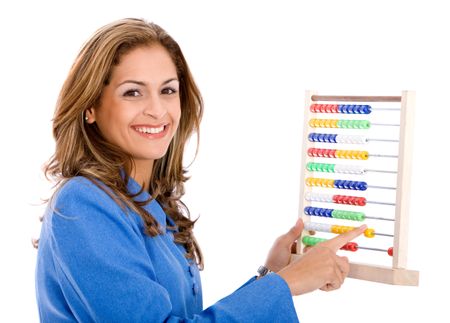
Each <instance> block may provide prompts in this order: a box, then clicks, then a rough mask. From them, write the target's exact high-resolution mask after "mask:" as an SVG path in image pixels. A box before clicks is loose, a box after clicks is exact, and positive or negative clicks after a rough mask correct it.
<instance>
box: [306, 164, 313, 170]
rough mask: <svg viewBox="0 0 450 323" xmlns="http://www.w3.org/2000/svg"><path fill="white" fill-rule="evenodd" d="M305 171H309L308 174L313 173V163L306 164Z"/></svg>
mask: <svg viewBox="0 0 450 323" xmlns="http://www.w3.org/2000/svg"><path fill="white" fill-rule="evenodd" d="M306 169H307V170H309V171H310V172H312V171H313V163H307V164H306Z"/></svg>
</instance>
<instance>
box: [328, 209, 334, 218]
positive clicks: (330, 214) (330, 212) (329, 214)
mask: <svg viewBox="0 0 450 323" xmlns="http://www.w3.org/2000/svg"><path fill="white" fill-rule="evenodd" d="M332 214H333V209H327V213H326V216H327V217H329V218H331V217H332Z"/></svg>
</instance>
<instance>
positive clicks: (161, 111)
mask: <svg viewBox="0 0 450 323" xmlns="http://www.w3.org/2000/svg"><path fill="white" fill-rule="evenodd" d="M180 116H181V108H180V96H179V81H178V76H177V70H176V67H175V65H174V63H173V62H172V59H171V57H170V55H169V53H168V52H167V50H166V49H165V48H164V47H163V46H161V45H158V44H153V45H145V46H139V47H137V48H136V49H134V50H133V51H131V52H129V53H127V54H125V55H123V57H122V58H121V59H120V64H119V65H118V66H116V67H115V68H114V70H113V73H112V77H111V80H108V81H107V86H105V88H104V90H103V93H102V96H101V98H100V102H99V104H98V105H97V106H94V107H91V108H88V109H87V110H86V115H85V119H86V122H87V123H88V124H90V125H96V126H97V127H98V129H99V131H100V132H101V134H102V135H103V136H104V137H105V140H107V141H108V142H110V143H112V144H114V145H116V146H118V147H120V148H121V149H122V150H123V151H124V152H126V153H127V154H129V155H130V156H132V161H133V163H134V165H133V167H130V166H131V165H128V168H129V169H130V170H132V173H131V176H132V177H133V178H134V179H135V180H136V181H137V182H138V183H139V184H140V185H142V187H143V188H144V189H145V190H148V188H149V182H148V179H149V178H150V177H151V174H152V169H153V162H154V161H155V160H157V159H160V158H162V157H163V156H164V154H165V153H166V151H167V149H168V147H169V145H170V142H171V141H172V138H173V137H174V136H175V132H176V130H177V128H178V124H179V122H180Z"/></svg>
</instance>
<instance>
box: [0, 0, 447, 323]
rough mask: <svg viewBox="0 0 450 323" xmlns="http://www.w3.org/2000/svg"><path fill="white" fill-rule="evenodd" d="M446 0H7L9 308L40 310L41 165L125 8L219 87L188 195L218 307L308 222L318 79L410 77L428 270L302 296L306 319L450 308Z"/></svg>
mask: <svg viewBox="0 0 450 323" xmlns="http://www.w3.org/2000/svg"><path fill="white" fill-rule="evenodd" d="M443 3H444V1H442V2H440V1H423V2H418V1H417V2H414V1H270V2H269V1H254V2H251V1H247V2H245V1H221V2H213V1H142V2H138V1H131V0H126V1H120V2H114V1H108V2H105V3H101V2H94V1H73V2H66V1H64V2H63V1H54V2H50V1H31V0H30V1H14V2H12V1H10V2H6V1H3V2H2V4H0V41H1V45H0V46H1V47H0V93H1V98H0V105H1V109H0V111H1V119H0V120H1V127H0V140H1V151H2V152H1V158H0V162H1V169H2V171H3V173H2V176H1V179H2V181H1V184H2V185H1V186H2V194H1V203H0V216H1V222H0V239H1V243H0V248H1V253H0V255H1V260H2V261H1V265H0V321H1V322H37V321H38V315H37V309H36V305H35V296H34V264H35V258H36V251H35V250H34V249H33V248H32V247H31V243H30V239H31V237H33V236H37V235H38V234H39V224H38V220H37V218H38V216H39V215H41V213H42V210H43V207H42V206H39V203H40V198H46V197H48V194H49V187H50V186H49V185H48V184H47V183H46V182H45V181H44V179H43V176H42V174H41V170H40V167H41V165H42V164H43V163H44V162H45V161H46V160H47V158H48V157H49V156H50V155H51V153H52V150H53V140H52V136H51V121H50V120H51V118H52V114H53V109H54V105H55V101H56V98H57V95H58V92H59V89H60V87H61V85H62V82H63V81H64V79H65V77H66V75H67V72H68V70H69V68H70V65H71V64H72V62H73V60H74V58H75V56H76V54H77V52H78V50H79V49H80V47H81V45H82V43H83V42H84V41H85V40H86V39H87V38H88V37H90V35H91V34H92V33H93V32H94V31H95V30H96V29H97V28H99V27H101V26H102V25H104V24H106V23H108V22H110V21H112V20H115V19H118V18H124V17H141V18H146V19H148V20H150V21H154V22H156V23H158V24H160V25H161V26H162V27H163V28H165V29H166V30H167V31H168V32H169V33H170V34H171V35H172V36H173V37H174V38H175V39H176V40H177V41H178V42H179V44H180V45H181V47H182V49H183V51H184V54H185V56H186V58H187V60H188V62H189V64H190V67H191V69H192V72H193V74H194V76H195V78H196V81H197V82H198V85H199V87H200V89H201V90H202V93H203V96H204V99H205V106H206V110H205V115H204V119H203V123H202V129H201V144H200V152H199V155H198V157H197V159H196V161H195V163H194V164H193V166H192V167H191V168H190V170H191V175H192V180H191V181H190V182H189V184H188V185H187V191H188V193H187V195H186V199H185V201H186V203H187V204H188V205H189V206H190V208H191V211H192V214H193V216H197V215H200V220H199V221H198V224H197V226H196V235H197V237H198V240H199V241H200V243H201V246H202V248H203V252H204V254H205V260H206V268H205V271H204V272H203V274H202V278H203V287H204V300H205V306H208V305H211V304H213V303H214V302H215V301H217V300H219V299H220V298H222V297H224V296H226V295H228V294H229V293H231V292H232V291H233V290H235V289H236V288H237V287H239V286H240V284H242V283H244V282H245V281H246V280H247V279H248V278H249V277H250V276H251V275H253V274H254V272H255V270H256V268H257V267H258V266H259V265H260V264H261V263H263V262H264V260H265V256H266V252H267V251H268V249H269V248H270V246H271V244H272V241H273V240H274V239H275V238H276V237H277V236H278V235H279V234H281V233H283V232H285V231H286V230H288V228H289V227H290V226H291V225H293V224H294V222H295V220H296V217H297V208H298V191H299V182H298V178H299V173H300V166H299V165H300V162H301V157H302V156H301V133H302V129H301V128H302V125H303V120H302V118H303V102H304V91H305V90H306V89H314V90H318V91H320V92H322V93H327V94H352V93H354V92H356V94H375V95H377V94H378V95H383V94H392V93H393V94H398V93H399V91H400V90H404V89H409V90H415V91H416V92H417V106H416V123H415V131H414V160H413V176H412V179H411V183H412V186H411V194H412V200H411V213H410V217H411V223H410V231H409V232H410V252H409V267H410V268H412V269H417V270H420V275H421V276H420V287H418V288H414V287H399V286H389V285H382V284H375V283H368V282H363V281H357V280H351V279H349V280H347V281H346V283H345V284H344V286H343V287H342V289H340V290H339V291H335V292H331V293H324V292H314V293H311V294H307V295H303V296H300V297H297V298H295V304H296V309H297V312H298V315H299V317H300V320H301V321H302V322H330V321H333V322H336V321H337V322H347V323H351V322H360V321H363V322H367V323H369V322H394V321H401V322H419V321H428V322H443V321H445V320H446V319H448V315H447V314H446V312H447V311H445V308H444V306H445V305H446V304H447V303H448V301H444V300H445V299H448V297H447V296H446V295H447V290H448V288H449V287H450V286H449V283H448V278H447V275H448V274H447V270H446V267H445V266H444V261H445V260H446V259H445V258H446V257H447V254H448V252H447V248H446V246H447V236H448V230H449V228H450V221H449V218H448V217H449V212H448V210H447V207H448V205H449V203H448V201H445V199H446V198H448V197H447V196H448V191H449V189H448V187H449V182H450V180H449V176H448V169H447V166H446V165H447V163H448V152H447V150H448V133H447V132H446V130H447V129H448V126H449V119H448V116H449V112H448V109H449V106H448V91H449V85H450V84H449V81H448V78H449V75H450V68H449V65H450V64H449V62H448V59H449V58H450V51H449V46H448V42H449V37H448V30H450V20H449V19H448V16H449V15H448V13H449V10H448V9H444V5H443ZM190 151H191V152H192V151H193V149H191V150H190ZM190 156H192V153H191V154H190ZM188 160H190V158H188ZM439 295H443V296H439ZM249 310H251V309H249Z"/></svg>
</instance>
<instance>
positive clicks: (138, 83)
mask: <svg viewBox="0 0 450 323" xmlns="http://www.w3.org/2000/svg"><path fill="white" fill-rule="evenodd" d="M172 81H178V78H171V79H168V80H166V81H164V82H163V83H162V85H166V84H167V83H170V82H172ZM125 83H133V84H137V85H141V86H146V85H147V83H145V82H142V81H136V80H125V81H123V82H121V83H120V84H119V85H118V86H121V85H123V84H125Z"/></svg>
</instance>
